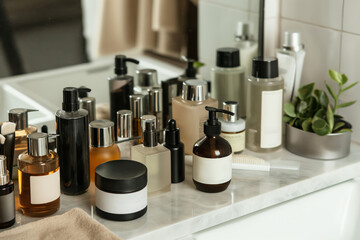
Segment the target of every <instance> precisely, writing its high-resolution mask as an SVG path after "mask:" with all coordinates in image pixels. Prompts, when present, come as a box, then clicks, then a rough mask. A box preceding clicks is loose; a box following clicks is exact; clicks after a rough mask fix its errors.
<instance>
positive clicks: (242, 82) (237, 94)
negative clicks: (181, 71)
mask: <svg viewBox="0 0 360 240" xmlns="http://www.w3.org/2000/svg"><path fill="white" fill-rule="evenodd" d="M246 84H247V82H246V77H245V68H244V67H242V66H240V56H239V49H237V48H219V49H217V50H216V67H214V68H212V69H211V97H212V98H215V99H217V100H218V101H219V105H218V106H217V107H219V108H222V105H221V104H222V102H225V101H228V100H233V101H237V102H238V113H239V116H240V117H245V116H246Z"/></svg>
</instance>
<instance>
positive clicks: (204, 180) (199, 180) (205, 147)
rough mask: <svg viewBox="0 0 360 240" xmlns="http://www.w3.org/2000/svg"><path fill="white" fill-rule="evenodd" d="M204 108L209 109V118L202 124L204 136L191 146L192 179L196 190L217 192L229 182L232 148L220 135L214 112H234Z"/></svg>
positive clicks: (219, 124) (223, 188) (222, 189)
mask: <svg viewBox="0 0 360 240" xmlns="http://www.w3.org/2000/svg"><path fill="white" fill-rule="evenodd" d="M205 109H206V110H207V111H209V119H208V120H207V121H206V122H205V124H204V133H205V136H204V137H202V138H200V139H199V140H198V141H197V142H196V143H195V144H194V147H193V154H194V155H193V181H194V184H195V186H196V188H197V189H198V190H200V191H202V192H208V193H217V192H222V191H224V190H225V189H226V188H227V187H228V186H229V184H230V181H231V177H232V149H231V145H230V143H229V142H228V141H226V140H225V139H224V138H222V137H220V133H221V123H220V122H219V121H218V119H217V118H216V113H217V112H222V113H226V114H230V115H233V114H234V113H232V112H229V111H226V110H223V109H216V108H213V107H208V106H207V107H205Z"/></svg>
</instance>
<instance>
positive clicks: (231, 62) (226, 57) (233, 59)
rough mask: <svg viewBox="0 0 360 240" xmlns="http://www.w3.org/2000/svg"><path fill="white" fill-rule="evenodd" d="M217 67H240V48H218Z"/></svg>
mask: <svg viewBox="0 0 360 240" xmlns="http://www.w3.org/2000/svg"><path fill="white" fill-rule="evenodd" d="M216 66H218V67H223V68H234V67H238V66H240V53H239V49H238V48H230V47H225V48H218V49H217V50H216Z"/></svg>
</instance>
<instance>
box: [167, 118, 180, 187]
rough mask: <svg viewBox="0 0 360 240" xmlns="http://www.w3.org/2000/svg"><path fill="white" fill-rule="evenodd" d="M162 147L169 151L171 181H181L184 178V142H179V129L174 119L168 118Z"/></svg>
mask: <svg viewBox="0 0 360 240" xmlns="http://www.w3.org/2000/svg"><path fill="white" fill-rule="evenodd" d="M164 147H166V148H167V149H169V150H170V152H171V183H178V182H182V181H184V179H185V153H184V144H183V143H182V142H180V130H179V128H177V127H176V121H175V120H174V119H170V120H169V123H168V128H167V129H166V131H165V144H164Z"/></svg>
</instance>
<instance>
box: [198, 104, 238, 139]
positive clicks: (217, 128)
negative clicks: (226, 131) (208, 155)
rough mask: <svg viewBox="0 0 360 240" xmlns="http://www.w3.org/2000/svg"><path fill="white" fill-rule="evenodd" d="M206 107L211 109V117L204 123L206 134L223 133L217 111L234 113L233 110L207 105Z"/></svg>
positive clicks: (215, 134)
mask: <svg viewBox="0 0 360 240" xmlns="http://www.w3.org/2000/svg"><path fill="white" fill-rule="evenodd" d="M205 109H206V110H207V111H209V118H208V120H207V121H206V122H205V124H204V133H205V135H206V136H217V135H219V134H220V133H221V122H219V120H218V119H217V117H216V113H217V112H221V113H226V114H230V115H234V113H233V112H230V111H227V110H224V109H218V108H214V107H209V106H206V107H205Z"/></svg>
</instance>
